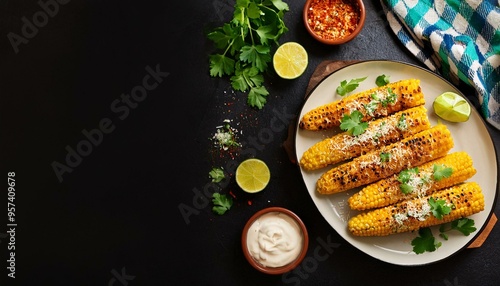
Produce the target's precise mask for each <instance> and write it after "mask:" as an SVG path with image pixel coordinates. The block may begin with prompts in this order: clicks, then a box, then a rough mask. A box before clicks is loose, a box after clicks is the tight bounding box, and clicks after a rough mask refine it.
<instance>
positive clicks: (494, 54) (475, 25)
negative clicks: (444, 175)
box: [381, 0, 500, 129]
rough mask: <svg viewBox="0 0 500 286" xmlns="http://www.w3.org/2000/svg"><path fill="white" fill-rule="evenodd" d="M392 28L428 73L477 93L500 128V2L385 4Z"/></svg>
mask: <svg viewBox="0 0 500 286" xmlns="http://www.w3.org/2000/svg"><path fill="white" fill-rule="evenodd" d="M381 3H382V6H383V7H384V11H385V13H386V16H387V20H388V22H389V25H390V27H391V29H392V30H393V31H394V33H395V34H396V35H397V37H398V38H399V40H401V42H402V43H403V44H404V45H405V46H406V47H407V48H408V50H410V51H411V52H412V53H413V54H414V55H415V56H416V57H417V58H418V59H419V60H420V61H421V62H423V63H424V64H425V65H426V66H427V67H428V68H429V69H431V70H432V71H434V72H436V73H439V74H440V75H441V76H443V77H444V78H446V79H448V80H449V81H450V82H452V83H453V84H455V85H458V84H459V83H460V82H464V83H466V84H467V85H470V86H473V87H474V89H475V90H476V91H477V96H478V100H479V104H480V112H481V114H482V115H483V117H484V118H485V119H486V121H488V122H489V123H491V124H492V125H493V126H495V127H496V128H497V129H500V29H499V28H500V0H484V1H480V0H465V1H464V0H434V1H433V0H421V1H417V0H381Z"/></svg>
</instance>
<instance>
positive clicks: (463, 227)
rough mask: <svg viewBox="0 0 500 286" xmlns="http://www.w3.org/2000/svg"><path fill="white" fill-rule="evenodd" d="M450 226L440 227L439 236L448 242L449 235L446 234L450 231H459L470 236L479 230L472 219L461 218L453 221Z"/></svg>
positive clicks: (443, 225)
mask: <svg viewBox="0 0 500 286" xmlns="http://www.w3.org/2000/svg"><path fill="white" fill-rule="evenodd" d="M449 225H450V226H449V227H448V228H447V226H448V224H442V225H441V226H440V227H439V232H440V234H439V236H441V237H442V238H444V239H445V240H448V234H446V232H448V231H450V230H457V231H459V232H461V233H462V234H463V235H465V236H468V235H469V234H471V233H473V232H474V231H476V230H477V228H476V227H475V226H474V220H473V219H470V218H459V219H456V220H454V221H452V222H451V223H450V224H449Z"/></svg>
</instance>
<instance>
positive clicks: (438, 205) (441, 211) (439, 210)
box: [429, 197, 451, 219]
mask: <svg viewBox="0 0 500 286" xmlns="http://www.w3.org/2000/svg"><path fill="white" fill-rule="evenodd" d="M429 205H430V206H431V211H432V214H433V215H434V216H435V217H436V218H437V219H443V215H447V214H449V213H450V212H451V207H450V206H449V205H448V204H446V201H445V200H441V199H439V200H435V199H434V198H433V197H431V198H429Z"/></svg>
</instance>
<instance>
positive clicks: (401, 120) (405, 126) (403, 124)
mask: <svg viewBox="0 0 500 286" xmlns="http://www.w3.org/2000/svg"><path fill="white" fill-rule="evenodd" d="M396 127H397V128H398V129H399V130H402V131H404V130H406V129H408V123H407V122H406V115H405V114H404V113H403V114H401V117H399V119H398V124H397V126H396Z"/></svg>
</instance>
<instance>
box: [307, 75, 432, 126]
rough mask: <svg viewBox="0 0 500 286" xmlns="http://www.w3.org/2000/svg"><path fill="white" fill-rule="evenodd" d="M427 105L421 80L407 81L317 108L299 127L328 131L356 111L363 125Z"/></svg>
mask: <svg viewBox="0 0 500 286" xmlns="http://www.w3.org/2000/svg"><path fill="white" fill-rule="evenodd" d="M424 103H425V99H424V95H423V93H422V89H421V87H420V80H418V79H406V80H401V81H398V82H393V83H389V84H387V85H385V86H382V87H375V88H372V89H369V90H365V91H362V92H359V93H355V94H352V95H349V96H346V97H343V98H342V99H340V100H337V101H334V102H331V103H327V104H324V105H322V106H319V107H316V108H314V109H312V110H310V111H308V112H307V113H305V114H304V116H302V118H301V120H300V122H299V127H300V128H302V129H306V130H325V129H329V128H333V127H337V126H339V125H340V120H341V119H342V117H343V116H344V114H350V113H352V112H353V111H354V110H359V111H360V112H361V113H362V114H363V119H362V120H363V121H369V120H371V119H373V118H378V117H382V116H387V115H390V114H392V113H394V112H398V111H400V110H404V109H407V108H410V107H415V106H419V105H422V104H424Z"/></svg>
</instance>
